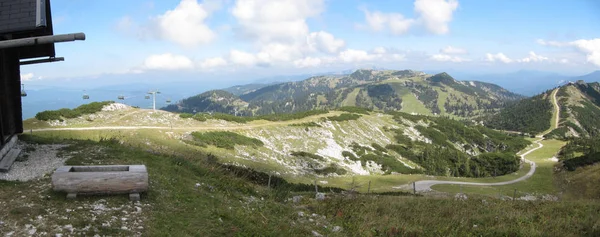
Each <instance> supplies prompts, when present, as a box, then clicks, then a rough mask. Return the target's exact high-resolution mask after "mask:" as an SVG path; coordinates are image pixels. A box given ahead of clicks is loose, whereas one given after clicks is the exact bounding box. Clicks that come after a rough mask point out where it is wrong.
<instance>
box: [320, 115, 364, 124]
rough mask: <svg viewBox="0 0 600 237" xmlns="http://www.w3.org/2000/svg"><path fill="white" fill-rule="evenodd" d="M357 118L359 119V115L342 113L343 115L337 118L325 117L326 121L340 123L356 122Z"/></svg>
mask: <svg viewBox="0 0 600 237" xmlns="http://www.w3.org/2000/svg"><path fill="white" fill-rule="evenodd" d="M358 118H360V115H358V114H350V113H343V114H340V115H339V116H331V117H327V120H329V121H339V122H342V121H350V120H357V119H358Z"/></svg>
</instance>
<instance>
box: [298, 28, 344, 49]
mask: <svg viewBox="0 0 600 237" xmlns="http://www.w3.org/2000/svg"><path fill="white" fill-rule="evenodd" d="M307 43H308V45H309V47H311V48H312V49H316V50H319V51H321V52H324V53H332V54H333V53H337V52H339V51H340V50H341V49H342V48H344V46H345V45H346V42H344V40H341V39H336V38H335V37H333V35H332V34H330V33H328V32H325V31H319V32H312V33H310V34H309V35H308V37H307Z"/></svg>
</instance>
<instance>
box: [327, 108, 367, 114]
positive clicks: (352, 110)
mask: <svg viewBox="0 0 600 237" xmlns="http://www.w3.org/2000/svg"><path fill="white" fill-rule="evenodd" d="M336 110H339V111H344V112H349V113H357V114H369V112H371V111H373V110H371V109H368V108H364V107H356V106H344V107H340V108H337V109H336Z"/></svg>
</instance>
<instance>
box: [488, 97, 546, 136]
mask: <svg viewBox="0 0 600 237" xmlns="http://www.w3.org/2000/svg"><path fill="white" fill-rule="evenodd" d="M546 95H549V93H548V92H547V93H546V94H541V95H538V96H535V97H532V98H529V99H524V100H520V101H517V102H514V103H512V104H508V105H507V106H506V107H505V108H504V109H502V110H500V112H498V113H497V114H494V115H491V116H486V117H484V118H483V122H484V123H485V125H486V126H488V127H491V128H494V129H499V130H508V131H519V132H524V133H529V134H537V133H541V132H543V131H545V130H547V129H549V128H550V126H551V124H550V122H551V121H550V120H551V118H552V110H553V105H552V102H551V101H550V98H548V97H546Z"/></svg>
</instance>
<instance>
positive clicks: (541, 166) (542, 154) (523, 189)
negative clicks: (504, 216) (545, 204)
mask: <svg viewBox="0 0 600 237" xmlns="http://www.w3.org/2000/svg"><path fill="white" fill-rule="evenodd" d="M541 143H542V144H543V145H544V147H543V148H541V149H538V150H536V151H534V152H532V153H530V154H529V155H527V156H526V158H527V159H529V160H531V161H533V162H535V163H536V164H537V168H536V171H535V173H534V174H533V176H532V177H531V178H529V179H526V180H524V181H521V182H518V183H514V184H509V185H502V186H482V187H480V186H468V185H449V184H440V185H434V186H432V189H434V190H436V191H441V192H448V193H458V192H460V190H461V186H462V191H463V192H465V193H474V194H481V195H488V196H498V195H499V194H500V195H506V196H513V194H514V190H515V189H516V190H517V197H521V196H525V195H527V194H538V195H541V194H552V195H557V193H558V188H557V187H556V185H555V183H554V175H553V172H554V165H555V164H556V163H555V162H553V161H550V160H548V159H549V158H551V157H553V156H554V155H555V154H556V153H557V152H558V151H559V150H560V148H561V147H562V146H564V144H565V142H563V141H558V140H547V141H542V142H541ZM520 172H525V169H521V171H520ZM523 174H524V173H523ZM516 177H520V176H516ZM516 177H515V178H516ZM497 178H499V177H497ZM488 180H489V179H488ZM500 181H507V180H504V179H503V178H501V179H498V181H496V182H500Z"/></svg>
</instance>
